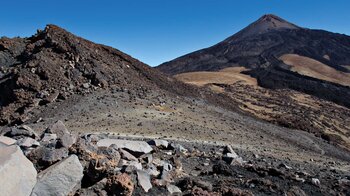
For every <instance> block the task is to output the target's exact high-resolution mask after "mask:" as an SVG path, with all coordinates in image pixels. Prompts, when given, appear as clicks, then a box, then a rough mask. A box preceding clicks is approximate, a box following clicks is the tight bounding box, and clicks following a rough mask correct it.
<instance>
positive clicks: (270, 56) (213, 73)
mask: <svg viewBox="0 0 350 196" xmlns="http://www.w3.org/2000/svg"><path fill="white" fill-rule="evenodd" d="M349 65H350V37H349V36H347V35H342V34H337V33H331V32H327V31H323V30H312V29H307V28H302V27H299V26H297V25H295V24H292V23H290V22H287V21H286V20H284V19H281V18H280V17H277V16H274V15H264V16H262V17H261V18H260V19H259V20H257V21H256V22H254V23H252V24H251V25H249V26H248V27H246V28H244V29H243V30H241V31H239V32H238V33H236V34H235V35H233V36H231V37H229V38H227V39H225V40H224V41H222V42H220V43H218V44H216V45H214V46H212V47H209V48H206V49H202V50H199V51H196V52H193V53H190V54H187V55H185V56H182V57H179V58H177V59H174V60H172V61H170V62H166V63H163V64H162V65H160V66H158V67H157V69H159V70H161V71H163V72H165V73H167V74H170V75H174V76H175V77H176V78H177V79H179V80H181V81H183V82H185V83H188V84H192V85H195V86H200V87H209V89H211V90H212V91H213V92H216V93H218V94H225V95H228V96H230V97H231V98H232V100H231V101H232V102H234V103H235V104H236V106H237V107H238V108H240V109H241V110H244V111H246V112H248V113H250V114H252V115H253V116H255V117H257V118H260V119H263V120H266V121H269V122H272V123H276V124H279V125H282V126H285V127H289V128H294V129H299V130H304V131H307V132H311V133H313V134H315V135H316V136H319V137H322V138H323V139H325V140H327V141H329V142H335V143H338V144H342V145H345V146H348V147H350V132H349V131H350V124H349V123H348V122H350V109H349V107H350V99H349V97H350V69H349V68H350V66H349Z"/></svg>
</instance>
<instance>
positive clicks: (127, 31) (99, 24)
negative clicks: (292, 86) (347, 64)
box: [0, 0, 350, 66]
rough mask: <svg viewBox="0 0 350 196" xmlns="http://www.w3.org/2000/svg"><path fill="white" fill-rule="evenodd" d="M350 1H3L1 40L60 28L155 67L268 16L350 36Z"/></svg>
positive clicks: (0, 26)
mask: <svg viewBox="0 0 350 196" xmlns="http://www.w3.org/2000/svg"><path fill="white" fill-rule="evenodd" d="M349 9H350V1H349V0H332V1H329V0H124V1H118V0H114V1H112V0H111V1H103V0H56V1H53V0H30V1H29V0H22V1H18V0H2V2H1V8H0V36H8V37H14V36H21V37H23V36H26V37H27V36H30V35H32V34H34V33H35V32H36V29H43V28H44V27H45V25H46V24H49V23H51V24H56V25H59V26H61V27H63V28H65V29H67V30H68V31H70V32H72V33H74V34H77V35H79V36H81V37H84V38H86V39H89V40H92V41H94V42H97V43H102V44H105V45H109V46H112V47H115V48H118V49H120V50H122V51H124V52H126V53H128V54H130V55H132V56H134V57H135V58H137V59H139V60H141V61H143V62H145V63H147V64H149V65H152V66H155V65H158V64H160V63H162V62H165V61H168V60H171V59H173V58H176V57H179V56H181V55H184V54H186V53H189V52H192V51H194V50H198V49H201V48H205V47H208V46H211V45H213V44H215V43H217V42H219V41H221V40H223V39H225V38H226V37H228V36H230V35H232V34H234V33H235V32H237V31H239V30H240V29H242V28H244V27H245V26H246V25H248V24H249V23H251V22H253V21H255V20H256V19H258V18H259V17H260V16H261V15H263V14H266V13H273V14H276V15H279V16H280V17H282V18H284V19H286V20H288V21H290V22H293V23H295V24H298V25H299V26H303V27H309V28H317V29H326V30H329V31H333V32H339V33H344V34H348V35H350V10H349Z"/></svg>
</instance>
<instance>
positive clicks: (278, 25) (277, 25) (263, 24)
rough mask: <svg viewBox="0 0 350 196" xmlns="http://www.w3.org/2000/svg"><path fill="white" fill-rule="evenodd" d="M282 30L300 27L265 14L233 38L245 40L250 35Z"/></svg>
mask: <svg viewBox="0 0 350 196" xmlns="http://www.w3.org/2000/svg"><path fill="white" fill-rule="evenodd" d="M284 29H300V27H298V26H297V25H295V24H292V23H290V22H288V21H286V20H284V19H282V18H280V17H278V16H276V15H273V14H265V15H263V16H262V17H260V18H259V19H258V20H257V21H255V22H253V23H252V24H250V25H249V26H247V27H246V28H244V29H243V30H241V31H240V32H238V33H237V34H236V36H235V37H239V38H245V37H249V36H251V35H257V34H263V33H266V32H269V31H272V30H284Z"/></svg>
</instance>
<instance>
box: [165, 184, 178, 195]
mask: <svg viewBox="0 0 350 196" xmlns="http://www.w3.org/2000/svg"><path fill="white" fill-rule="evenodd" d="M166 188H167V189H168V191H169V193H170V194H181V193H182V191H181V190H180V189H179V187H177V186H175V185H172V184H168V185H167V186H166Z"/></svg>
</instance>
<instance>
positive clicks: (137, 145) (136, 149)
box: [97, 139, 153, 156]
mask: <svg viewBox="0 0 350 196" xmlns="http://www.w3.org/2000/svg"><path fill="white" fill-rule="evenodd" d="M112 144H114V145H116V146H117V147H118V148H123V149H127V150H129V151H131V152H133V154H134V155H139V156H140V155H142V154H147V153H150V152H151V151H152V150H153V149H152V147H151V146H150V145H149V144H147V143H146V142H144V141H131V140H120V139H102V140H100V141H98V142H97V146H99V147H101V146H105V147H108V146H110V145H112Z"/></svg>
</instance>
